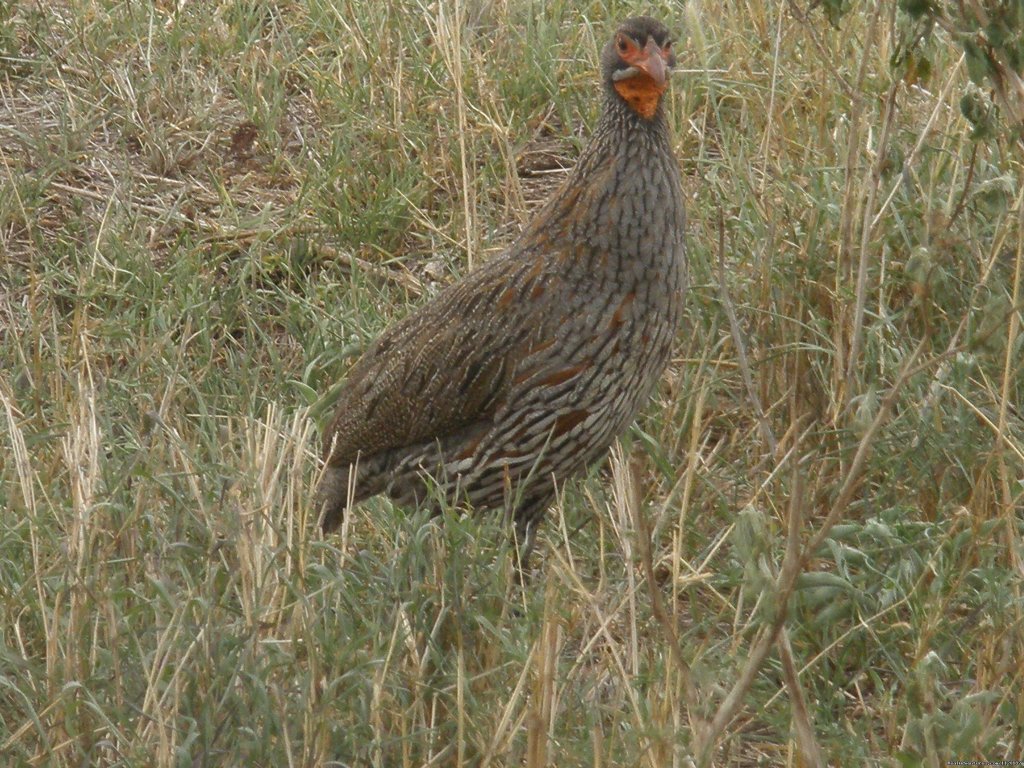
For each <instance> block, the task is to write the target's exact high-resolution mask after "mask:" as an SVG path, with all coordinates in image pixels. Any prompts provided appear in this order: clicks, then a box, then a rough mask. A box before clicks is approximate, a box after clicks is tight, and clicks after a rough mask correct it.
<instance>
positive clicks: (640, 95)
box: [615, 75, 665, 120]
mask: <svg viewBox="0 0 1024 768" xmlns="http://www.w3.org/2000/svg"><path fill="white" fill-rule="evenodd" d="M615 90H616V91H618V93H619V96H621V97H622V98H623V99H625V100H626V103H627V104H629V106H630V107H632V108H633V111H634V112H636V113H637V114H638V115H640V116H641V117H644V118H646V119H648V120H650V119H651V118H652V117H654V113H655V111H656V110H657V109H658V102H659V101H661V94H663V93H664V92H665V85H664V84H663V85H658V84H657V83H656V82H654V80H653V79H651V78H650V77H647V76H646V75H635V76H633V77H628V78H626V79H625V80H619V81H618V82H617V83H615Z"/></svg>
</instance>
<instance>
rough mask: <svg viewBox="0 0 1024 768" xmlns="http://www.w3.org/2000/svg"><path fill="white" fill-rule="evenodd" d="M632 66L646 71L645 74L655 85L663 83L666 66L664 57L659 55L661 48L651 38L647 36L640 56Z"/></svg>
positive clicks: (666, 72) (666, 70)
mask: <svg viewBox="0 0 1024 768" xmlns="http://www.w3.org/2000/svg"><path fill="white" fill-rule="evenodd" d="M633 66H635V67H637V68H638V69H641V70H643V71H644V72H646V73H647V76H648V77H650V78H651V80H653V81H654V82H655V83H656V84H657V85H664V84H665V78H666V77H667V75H668V67H666V66H665V59H664V58H662V56H661V49H660V48H659V47H658V44H657V43H655V42H654V40H653V39H651V38H648V40H647V45H646V46H645V47H644V52H643V55H642V57H640V58H639V59H637V61H636V63H635V64H634V65H633Z"/></svg>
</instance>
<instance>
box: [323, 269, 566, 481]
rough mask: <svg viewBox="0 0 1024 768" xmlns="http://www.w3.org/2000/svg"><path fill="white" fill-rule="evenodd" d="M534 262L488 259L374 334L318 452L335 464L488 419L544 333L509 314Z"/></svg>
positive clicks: (527, 286) (537, 272)
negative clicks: (375, 336) (382, 331)
mask: <svg viewBox="0 0 1024 768" xmlns="http://www.w3.org/2000/svg"><path fill="white" fill-rule="evenodd" d="M538 264H539V262H534V263H531V261H529V260H521V259H516V260H512V259H510V258H499V259H498V260H495V261H492V262H489V263H488V264H485V265H484V266H483V267H481V268H480V269H478V270H476V271H474V272H473V273H471V274H470V275H469V277H468V278H467V279H465V280H463V281H460V282H459V283H456V284H455V285H452V286H450V287H449V288H447V289H446V290H444V291H442V292H441V293H440V294H438V295H437V296H436V297H435V298H434V299H433V300H432V301H430V302H429V303H427V304H426V305H424V306H422V307H420V308H419V309H418V310H416V311H415V312H413V313H412V314H411V315H409V316H408V317H406V318H404V319H403V320H401V321H399V322H397V323H395V324H393V325H392V326H390V327H389V328H388V329H387V330H386V331H385V332H384V333H383V334H381V336H380V337H379V338H378V339H377V340H376V341H375V342H374V343H373V344H372V345H371V346H370V348H369V349H368V350H367V351H366V353H365V354H364V355H363V357H362V358H360V360H359V361H358V362H357V363H356V364H355V366H353V368H352V370H351V372H350V373H349V377H348V382H347V383H346V387H345V389H344V390H343V391H342V393H341V395H340V397H339V400H338V404H337V406H336V411H335V416H334V420H333V421H332V423H331V425H330V426H329V427H328V429H327V432H326V433H325V440H324V453H325V456H326V457H327V460H328V462H329V463H330V464H332V465H334V466H345V465H347V464H351V463H352V462H354V461H355V460H356V458H357V457H359V456H361V457H362V458H364V459H365V458H367V457H369V456H372V455H374V454H376V453H379V452H381V451H385V450H388V449H392V448H399V447H402V446H411V445H415V444H417V443H421V442H423V441H427V440H431V439H436V438H442V437H445V436H446V435H451V434H453V433H455V432H457V431H460V430H462V429H463V428H465V427H467V426H469V425H471V424H474V423H477V422H480V421H484V420H487V419H489V418H490V417H491V416H492V414H493V413H494V412H495V411H496V410H497V408H498V407H499V406H500V404H501V403H502V402H503V400H504V398H505V396H507V394H508V392H509V390H510V387H511V386H512V382H513V379H514V373H515V367H516V361H518V360H522V359H523V358H524V357H525V356H526V355H528V354H529V351H530V350H531V349H532V348H534V347H536V346H537V345H538V344H541V343H543V337H544V336H546V335H548V333H547V332H546V330H545V329H543V328H538V327H536V326H530V325H528V324H527V323H525V322H523V321H522V320H521V319H519V318H522V317H523V316H524V314H526V313H523V312H522V306H521V302H522V301H526V300H528V297H529V295H530V292H531V291H532V290H533V286H534V285H535V284H536V283H537V282H538V281H543V280H545V279H548V278H547V276H545V275H543V274H541V269H540V267H539V266H538ZM517 305H519V306H518V311H517ZM517 320H519V321H518V322H517Z"/></svg>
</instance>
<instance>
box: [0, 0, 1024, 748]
mask: <svg viewBox="0 0 1024 768" xmlns="http://www.w3.org/2000/svg"><path fill="white" fill-rule="evenodd" d="M830 7H831V6H830ZM651 10H652V13H654V14H655V15H657V16H660V17H662V18H664V19H666V20H667V21H669V22H670V23H671V25H672V26H673V27H675V28H676V29H679V30H681V31H685V36H684V37H682V42H681V44H680V45H679V51H680V66H679V68H680V69H681V70H682V72H681V73H679V74H677V75H676V76H675V78H674V79H673V87H672V91H671V97H670V102H669V111H670V115H671V122H672V124H673V126H674V130H675V141H676V148H677V152H678V156H679V158H680V161H681V163H682V167H683V169H684V173H685V177H686V192H687V196H688V198H689V203H688V207H689V213H690V220H691V225H690V226H691V233H690V245H691V260H692V272H693V285H692V288H691V291H690V293H689V296H688V310H689V311H688V318H687V325H686V328H685V329H683V330H682V332H681V333H680V335H679V339H678V343H677V347H676V355H675V359H674V362H673V364H672V366H671V369H670V371H669V373H668V374H667V375H666V378H665V381H664V383H663V386H662V388H661V390H660V392H659V394H658V396H657V398H656V402H655V403H652V405H651V406H650V407H649V408H648V409H647V410H646V412H645V414H644V416H643V418H642V419H641V420H640V422H639V424H638V426H637V428H636V429H634V430H633V431H632V432H631V433H630V434H629V435H627V436H625V438H624V440H623V442H622V444H621V445H620V446H619V447H618V448H616V450H615V451H613V452H612V455H611V456H610V459H609V461H608V462H607V463H605V464H603V465H602V466H601V467H597V468H595V470H594V472H593V473H592V474H591V476H589V477H588V478H586V479H584V480H583V481H581V482H578V483H573V484H570V485H569V486H567V487H566V489H565V492H564V494H563V496H562V497H561V498H560V500H559V502H558V504H557V505H556V507H555V508H554V509H553V510H552V511H551V514H550V516H549V520H548V523H547V525H546V526H545V528H544V529H543V531H542V535H541V540H540V543H539V547H538V553H539V557H538V560H539V561H540V565H539V570H538V574H537V577H536V579H535V581H534V582H533V584H532V587H531V589H530V590H528V591H527V592H526V593H525V594H519V593H517V592H516V591H514V590H512V589H511V588H510V586H509V583H510V572H509V563H508V557H507V555H508V548H507V544H506V531H505V530H504V528H503V527H502V526H501V524H500V523H499V522H498V521H497V520H496V519H493V518H487V517H480V518H468V519H462V518H459V517H458V516H456V515H454V514H452V515H446V516H445V517H444V519H443V520H442V521H432V520H429V519H427V518H426V517H425V516H424V514H423V513H422V512H419V511H416V510H400V509H395V508H393V507H391V506H390V505H388V504H387V503H386V502H384V501H380V500H378V501H374V502H371V503H367V504H365V505H364V506H362V507H360V508H359V509H358V510H357V511H356V512H355V513H354V514H353V515H352V516H351V517H350V518H349V519H348V520H347V522H346V525H345V527H344V530H343V531H342V533H341V535H340V536H336V537H330V538H327V539H323V538H321V537H320V536H319V535H318V534H317V532H316V530H315V529H316V525H315V521H314V520H313V519H311V518H310V514H309V508H308V505H309V500H310V497H311V488H312V484H313V482H314V478H315V472H316V469H317V468H316V454H317V448H316V446H317V425H318V424H319V423H320V422H322V420H323V418H324V417H325V415H326V411H327V410H328V408H329V396H327V393H328V392H329V391H330V389H331V387H332V385H333V384H334V383H335V382H337V381H338V380H340V379H342V378H343V376H344V373H345V370H346V369H347V367H348V366H349V365H350V364H351V362H352V360H353V358H354V356H355V355H357V354H358V352H359V350H360V349H361V348H362V347H363V345H364V344H365V343H366V342H367V341H368V340H370V339H372V338H373V336H374V335H375V334H376V333H377V332H379V331H380V330H381V329H382V328H383V327H385V326H386V325H387V323H388V322H389V321H390V320H391V319H392V318H394V317H397V316H400V315H401V314H402V313H403V312H405V311H407V307H408V306H409V305H410V304H414V303H415V302H417V301H420V300H422V298H423V297H425V296H427V295H429V294H431V293H432V292H434V291H435V290H437V288H438V286H439V285H441V284H444V283H447V282H448V281H450V280H452V279H454V277H455V276H457V275H458V274H462V273H464V272H465V271H466V269H467V268H468V267H469V265H470V264H471V263H473V264H475V263H478V262H479V261H482V260H484V259H486V258H488V257H489V256H490V255H493V254H494V253H496V252H498V251H499V250H500V249H501V248H502V247H504V246H505V245H507V244H508V243H509V242H510V241H511V239H512V238H513V237H514V236H515V233H516V231H517V230H518V227H519V226H521V224H522V223H523V222H525V221H526V220H527V218H528V216H529V212H530V211H531V210H533V208H534V207H535V205H536V204H537V203H538V201H539V200H540V199H542V198H543V196H544V195H545V194H546V193H547V192H548V191H550V189H551V187H552V185H553V184H554V183H556V182H557V180H558V179H559V178H560V176H561V174H562V170H561V169H562V168H563V167H565V166H571V164H572V160H573V158H574V156H575V154H576V153H577V151H578V149H579V147H580V146H581V143H582V142H583V141H584V140H585V137H586V135H587V133H588V130H589V128H590V127H591V126H592V125H593V123H594V120H595V118H596V115H597V109H598V103H597V93H598V91H597V88H596V87H595V83H594V81H595V71H596V65H597V49H598V46H599V44H600V43H601V42H603V40H604V38H605V37H606V35H607V34H608V31H609V29H610V27H611V25H612V24H613V23H614V20H615V19H618V18H621V17H623V16H625V15H627V14H628V13H630V12H631V9H630V8H628V7H627V6H626V5H625V4H624V3H582V4H580V3H575V4H570V3H564V2H555V3H551V4H547V5H543V6H542V5H537V4H532V3H526V2H513V1H512V0H506V1H505V2H493V3H482V2H481V3H463V2H460V0H442V2H439V3H434V4H426V3H420V2H414V1H413V0H388V2H381V3H379V4H375V5H374V6H372V7H370V6H369V5H368V4H364V3H355V2H345V0H285V1H284V2H278V3H273V4H270V3H261V2H249V1H246V0H237V1H234V0H228V1H225V2H218V3H203V2H195V1H194V0H193V2H180V3H176V4H169V3H154V4H149V3H134V2H115V1H114V0H62V2H55V3H49V4H44V3H34V2H28V0H24V1H23V2H15V3H13V4H8V5H5V6H2V7H0V186H2V192H0V361H2V363H0V441H2V446H3V447H2V451H0V510H2V518H0V596H2V600H0V756H2V760H3V762H4V763H5V764H8V765H16V766H21V765H26V766H43V765H45V766H51V765H52V766H72V765H101V766H115V765H123V766H134V765H159V766H172V765H173V766H219V765H224V766H228V765H255V766H279V765H310V766H313V765H317V766H319V765H339V766H342V765H352V766H354V765H372V766H395V765H403V766H420V765H481V766H484V765H490V766H501V765H528V766H541V765H549V764H550V765H558V766H573V765H580V766H606V765H607V766H618V765H622V766H626V765H639V766H652V768H653V767H654V766H667V765H682V764H687V761H688V759H690V758H691V757H695V758H696V759H698V760H703V761H704V762H705V764H709V763H712V762H713V763H714V764H715V765H722V766H727V765H728V766H746V765H791V764H798V765H815V764H819V765H823V764H836V765H853V764H858V765H861V764H863V765H903V766H914V765H922V766H939V765H943V764H944V763H945V761H947V760H955V759H959V760H970V759H987V760H1001V759H1011V758H1019V757H1020V755H1021V754H1022V753H1024V745H1022V742H1024V714H1022V712H1024V699H1022V694H1021V691H1022V690H1024V685H1022V682H1024V681H1022V679H1021V678H1022V675H1024V672H1022V668H1021V666H1020V663H1019V662H1020V659H1021V658H1022V657H1024V605H1022V595H1021V586H1022V583H1021V582H1022V573H1024V568H1022V553H1024V523H1022V517H1021V510H1022V500H1021V499H1022V493H1024V487H1022V482H1024V481H1022V478H1024V424H1022V420H1021V415H1020V413H1019V410H1018V407H1017V404H1018V403H1020V402H1021V401H1022V396H1024V382H1022V376H1021V360H1022V359H1024V358H1022V355H1021V352H1020V349H1021V345H1022V343H1024V336H1022V334H1021V332H1020V322H1021V317H1020V307H1021V304H1022V296H1021V272H1022V268H1024V239H1022V238H1024V235H1022V221H1024V206H1022V199H1021V196H1022V194H1024V193H1022V188H1021V183H1020V180H1021V179H1022V178H1024V170H1022V167H1021V159H1020V154H1019V146H1017V145H1015V144H1014V143H1013V141H1011V140H1010V139H1009V138H1007V137H1005V136H1001V135H998V134H997V135H988V136H986V137H978V138H972V126H971V124H970V123H969V122H968V121H967V120H965V119H964V118H963V117H962V116H961V113H960V109H959V106H958V105H959V103H960V100H961V98H962V97H963V96H964V95H965V94H969V95H970V98H971V99H973V100H974V103H975V104H978V103H984V100H985V99H986V98H987V96H986V94H985V93H984V92H983V91H979V90H978V89H977V88H976V87H975V86H973V85H971V84H970V83H969V80H968V74H967V72H966V71H965V66H964V63H963V61H962V60H961V57H960V50H959V48H958V47H957V45H956V44H955V42H954V41H952V40H949V39H947V38H943V37H942V36H939V37H938V38H937V39H936V40H935V42H934V44H933V46H932V48H931V53H930V55H931V57H932V59H931V67H930V70H928V71H927V72H923V73H919V74H920V77H919V79H917V80H916V81H915V80H914V78H913V77H910V76H908V77H906V78H902V79H901V78H900V76H899V75H898V74H896V73H895V72H894V70H893V68H892V67H891V66H890V60H891V59H893V58H894V55H895V54H896V53H897V52H898V51H899V45H900V40H901V37H900V35H901V34H902V33H903V32H904V31H905V28H906V26H907V24H908V22H907V20H906V19H904V18H903V17H901V16H900V15H899V14H897V13H896V12H895V10H894V9H893V8H890V7H889V6H888V5H886V4H881V5H877V6H875V5H857V6H856V7H855V8H854V10H853V11H852V12H851V13H850V14H849V15H847V16H845V17H844V18H843V19H842V22H841V24H840V26H839V27H838V28H833V27H832V26H830V25H829V24H828V23H827V21H826V20H825V18H824V17H823V15H822V13H821V11H820V10H816V9H812V8H809V7H806V6H805V5H804V4H802V3H788V4H778V3H766V2H763V0H751V1H750V2H746V3H728V2H727V3H707V4H699V3H694V4H690V5H687V6H680V5H675V4H664V3H663V4H657V5H655V6H654V7H653V9H651Z"/></svg>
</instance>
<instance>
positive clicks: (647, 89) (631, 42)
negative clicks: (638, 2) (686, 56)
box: [601, 16, 676, 120]
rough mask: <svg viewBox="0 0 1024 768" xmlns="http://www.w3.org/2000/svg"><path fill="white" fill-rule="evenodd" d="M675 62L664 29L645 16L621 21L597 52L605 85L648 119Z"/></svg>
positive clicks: (652, 114) (670, 42)
mask: <svg viewBox="0 0 1024 768" xmlns="http://www.w3.org/2000/svg"><path fill="white" fill-rule="evenodd" d="M675 63H676V57H675V54H674V53H672V36H671V35H670V34H669V31H668V29H667V28H666V27H665V25H664V24H662V23H661V22H659V21H656V20H654V19H652V18H649V17H647V16H637V17H636V18H632V19H627V20H626V21H624V22H623V23H622V24H621V25H620V26H619V28H618V29H617V30H616V31H615V34H614V35H613V36H612V39H611V40H610V41H609V42H608V45H606V46H605V48H604V52H603V53H602V55H601V65H602V66H601V70H602V72H603V75H604V80H605V84H606V85H607V86H608V87H610V88H611V89H612V90H613V91H614V92H615V93H616V94H618V96H619V98H621V99H622V100H623V101H624V102H625V103H626V104H627V105H628V106H629V107H630V108H631V109H632V110H633V111H634V112H636V113H637V114H638V115H640V116H641V117H643V118H646V119H648V120H649V119H650V118H652V117H654V114H655V112H657V110H658V104H659V103H660V102H661V95H662V94H663V93H664V92H665V88H667V87H668V75H669V72H670V71H671V69H672V67H674V66H675Z"/></svg>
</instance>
